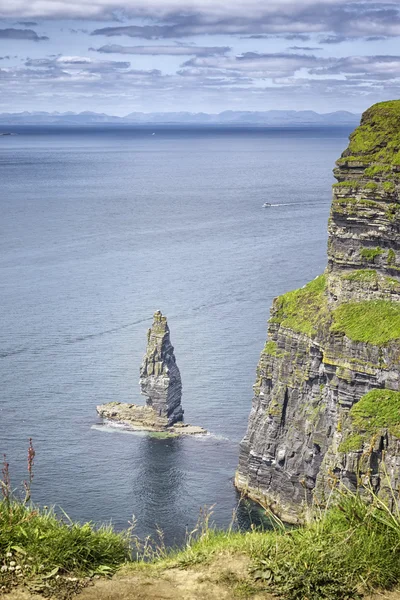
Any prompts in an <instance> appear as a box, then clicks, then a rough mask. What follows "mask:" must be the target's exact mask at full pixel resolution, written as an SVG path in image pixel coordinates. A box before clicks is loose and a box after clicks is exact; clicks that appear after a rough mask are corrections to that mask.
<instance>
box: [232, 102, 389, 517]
mask: <svg viewBox="0 0 400 600" xmlns="http://www.w3.org/2000/svg"><path fill="white" fill-rule="evenodd" d="M334 174H335V177H336V179H337V183H336V184H334V186H333V201H332V208H331V214H330V218H329V241H328V265H327V269H326V271H325V273H324V275H321V276H319V277H317V278H316V279H315V280H314V281H312V282H311V283H309V284H307V285H306V286H304V288H302V289H300V290H296V291H293V292H289V293H287V294H284V295H283V296H280V297H279V298H276V299H275V300H274V303H273V307H272V310H271V318H270V320H269V327H268V340H267V343H266V345H265V348H264V350H263V352H262V354H261V357H260V362H259V364H258V368H257V381H256V383H255V385H254V399H253V405H252V410H251V413H250V418H249V425H248V430H247V433H246V435H245V437H244V439H243V441H242V443H241V447H240V460H239V468H238V471H237V474H236V486H237V487H238V488H239V489H240V490H241V491H243V492H244V493H247V494H248V495H250V496H252V497H253V498H255V499H258V500H260V501H262V502H263V503H266V504H267V505H269V506H270V507H271V508H272V509H273V510H274V511H275V512H276V513H277V514H279V515H280V516H281V517H283V518H284V519H285V520H287V521H291V522H298V521H299V520H301V519H302V518H303V516H304V514H305V512H306V510H307V507H308V506H309V505H310V504H312V503H313V502H315V501H317V502H319V503H324V501H325V498H326V497H327V495H328V494H329V493H330V491H331V488H332V487H333V486H335V485H337V484H340V483H343V484H345V485H346V486H347V487H350V489H352V490H355V489H357V488H360V487H362V485H365V484H367V485H370V486H372V487H373V489H374V490H375V491H376V492H377V493H378V494H379V495H381V496H382V497H389V496H391V492H390V487H391V486H392V489H394V490H397V489H398V486H399V479H400V392H399V387H400V195H399V194H400V101H395V102H385V103H380V104H377V105H375V106H373V107H372V108H371V109H369V110H368V111H366V113H364V115H363V117H362V120H361V125H360V127H359V128H357V129H356V130H355V132H353V134H352V135H351V136H350V143H349V146H348V148H347V149H346V150H345V152H344V153H343V154H342V156H341V158H340V159H339V160H338V161H337V166H336V168H335V170H334ZM396 493H397V492H396Z"/></svg>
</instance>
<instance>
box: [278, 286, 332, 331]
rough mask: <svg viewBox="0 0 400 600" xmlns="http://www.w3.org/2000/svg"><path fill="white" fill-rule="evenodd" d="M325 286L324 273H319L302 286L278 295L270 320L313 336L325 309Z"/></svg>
mask: <svg viewBox="0 0 400 600" xmlns="http://www.w3.org/2000/svg"><path fill="white" fill-rule="evenodd" d="M325 286H326V279H325V275H320V276H319V277H317V278H316V279H314V280H313V281H311V282H310V283H307V285H305V286H304V287H303V288H301V289H299V290H294V291H292V292H288V293H287V294H284V295H283V296H279V297H278V298H277V299H276V300H275V304H274V308H275V312H274V314H273V317H272V318H271V319H270V322H271V323H280V324H281V325H283V326H284V327H288V328H290V329H293V330H294V331H298V332H300V333H305V334H307V335H309V336H314V335H315V334H316V333H317V325H318V323H319V322H320V321H321V317H322V316H323V315H324V314H325V313H326V310H327V303H326V299H325V294H324V292H325Z"/></svg>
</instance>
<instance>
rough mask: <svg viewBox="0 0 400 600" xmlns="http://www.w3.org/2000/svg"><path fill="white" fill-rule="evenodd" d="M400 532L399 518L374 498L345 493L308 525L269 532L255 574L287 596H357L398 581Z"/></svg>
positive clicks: (311, 599) (299, 599)
mask: <svg viewBox="0 0 400 600" xmlns="http://www.w3.org/2000/svg"><path fill="white" fill-rule="evenodd" d="M399 535H400V522H399V516H398V515H396V516H395V515H392V514H391V513H390V511H389V509H388V508H387V507H386V506H385V505H384V504H383V503H381V502H380V501H379V500H378V499H377V498H375V497H373V496H372V502H371V504H369V505H367V504H365V503H364V502H363V501H362V500H361V499H360V498H359V497H357V496H352V495H350V494H343V495H342V497H341V498H340V499H339V502H338V504H337V505H336V506H335V507H333V508H331V509H330V510H328V511H327V512H326V513H322V514H321V515H320V516H319V517H317V518H316V519H315V521H314V522H312V523H311V524H310V525H308V526H306V527H303V528H299V529H295V530H290V531H286V532H283V531H282V530H280V531H276V532H274V533H273V534H270V535H268V536H267V540H268V546H267V548H266V550H264V551H263V552H262V553H261V556H259V557H256V559H255V563H256V567H255V571H254V575H255V577H256V578H257V579H259V580H261V581H263V582H265V587H266V589H271V588H272V590H273V591H274V592H275V593H277V594H279V597H280V598H284V599H285V600H303V599H305V598H307V600H346V599H347V600H348V599H355V598H361V597H362V594H361V589H362V588H364V590H365V588H368V587H382V588H388V587H391V586H393V585H395V584H396V583H397V582H398V581H399V578H400V560H399V559H400V546H399V543H398V540H399Z"/></svg>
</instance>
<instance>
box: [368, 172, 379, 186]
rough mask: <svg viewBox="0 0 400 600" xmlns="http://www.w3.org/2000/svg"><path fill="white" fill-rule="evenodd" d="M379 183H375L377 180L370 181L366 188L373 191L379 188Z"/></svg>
mask: <svg viewBox="0 0 400 600" xmlns="http://www.w3.org/2000/svg"><path fill="white" fill-rule="evenodd" d="M367 170H368V169H367ZM367 170H366V171H367ZM378 187H379V186H378V184H377V183H375V181H368V183H367V185H366V186H365V189H367V190H371V191H375V190H377V189H378Z"/></svg>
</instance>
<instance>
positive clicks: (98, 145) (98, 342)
mask: <svg viewBox="0 0 400 600" xmlns="http://www.w3.org/2000/svg"><path fill="white" fill-rule="evenodd" d="M13 131H15V132H16V133H18V135H15V136H4V137H0V185H1V196H0V234H1V235H0V295H1V306H2V317H1V328H0V386H1V396H0V452H1V454H3V453H6V454H7V458H8V461H9V462H10V469H11V476H12V483H13V486H14V487H15V488H17V487H18V486H19V484H20V482H21V481H22V479H23V478H25V477H26V472H25V465H26V452H27V445H28V438H29V437H32V438H33V444H34V447H35V450H36V459H35V470H34V482H33V500H34V501H35V502H37V503H38V504H42V505H43V504H45V505H56V506H62V508H63V509H64V510H65V512H66V513H67V514H68V515H69V516H70V517H71V518H73V519H78V520H80V521H88V520H91V521H94V522H96V523H99V522H103V521H106V522H110V521H111V522H112V523H113V524H114V526H115V527H116V528H117V529H123V528H126V527H128V525H129V522H132V518H134V520H135V521H136V529H135V533H136V534H137V535H138V536H140V537H145V536H147V535H151V534H153V533H154V531H155V529H156V527H159V528H161V529H162V530H163V531H164V535H165V540H166V542H167V544H178V543H181V542H182V540H183V539H184V536H185V532H186V531H187V530H191V529H192V528H193V527H194V526H195V523H196V521H197V519H198V516H199V511H200V509H201V508H202V507H205V506H207V507H212V512H213V515H212V521H213V522H214V523H215V525H216V526H218V527H226V526H228V525H229V523H230V521H231V518H232V512H233V511H234V510H235V509H236V508H237V506H238V501H239V498H238V495H237V493H236V492H235V489H234V487H233V477H234V473H235V469H236V465H237V460H238V445H239V442H240V440H241V438H242V437H243V435H244V433H245V430H246V425H247V418H248V415H249V411H250V408H251V399H252V385H253V383H254V381H255V371H256V365H257V361H258V357H259V354H260V352H261V350H262V348H263V346H264V343H265V339H266V328H267V319H268V314H269V309H270V306H271V302H272V299H273V297H274V296H277V295H278V294H281V293H283V292H286V291H288V290H290V289H293V288H297V287H299V286H302V285H304V284H305V283H306V282H307V281H309V280H311V279H312V278H314V277H315V276H316V275H318V274H320V273H321V272H322V271H323V269H324V268H325V265H326V242H327V219H328V214H329V207H330V199H331V185H332V183H333V176H332V168H333V166H334V161H335V160H336V159H337V158H338V157H339V156H340V153H341V151H342V150H343V149H344V148H345V147H346V143H347V136H348V134H349V132H350V131H349V129H346V128H334V129H318V128H313V129H306V128H304V129H250V128H249V129H228V128H225V129H224V128H214V129H194V128H192V129H184V128H175V129H169V128H164V129H160V128H158V129H157V128H156V129H146V128H143V129H135V128H126V129H117V128H111V127H109V128H103V129H101V128H90V129H89V128H88V129H60V128H59V129H52V128H35V127H26V128H18V127H15V128H13ZM153 134H154V135H153ZM265 202H267V203H271V205H272V206H269V207H267V208H263V207H262V205H263V204H264V203H265ZM157 309H160V310H162V312H163V313H164V314H166V315H167V317H168V323H169V326H170V330H171V341H172V344H173V345H174V347H175V355H176V359H177V364H178V366H179V368H180V371H181V376H182V384H183V398H182V404H183V407H184V410H185V420H186V421H187V422H189V423H192V424H194V425H201V426H202V427H205V428H206V429H207V430H208V431H209V432H210V435H208V436H206V437H199V438H176V439H157V438H154V437H151V436H148V435H145V434H133V433H128V432H124V431H121V430H118V429H115V428H114V429H113V428H111V427H106V426H103V425H102V424H101V421H100V420H99V418H98V417H97V414H96V405H97V404H101V403H104V402H110V401H120V402H135V403H144V401H145V399H144V397H143V396H141V395H140V392H139V385H138V380H139V367H140V363H141V360H142V357H143V354H144V352H145V348H146V332H147V329H148V327H149V326H150V324H151V322H152V315H153V313H154V311H155V310H157ZM248 513H249V511H248V510H247V508H246V507H241V508H240V509H239V521H240V523H241V526H242V527H244V528H245V527H247V526H248V525H249V522H250V519H251V518H252V517H251V516H249V514H248Z"/></svg>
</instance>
